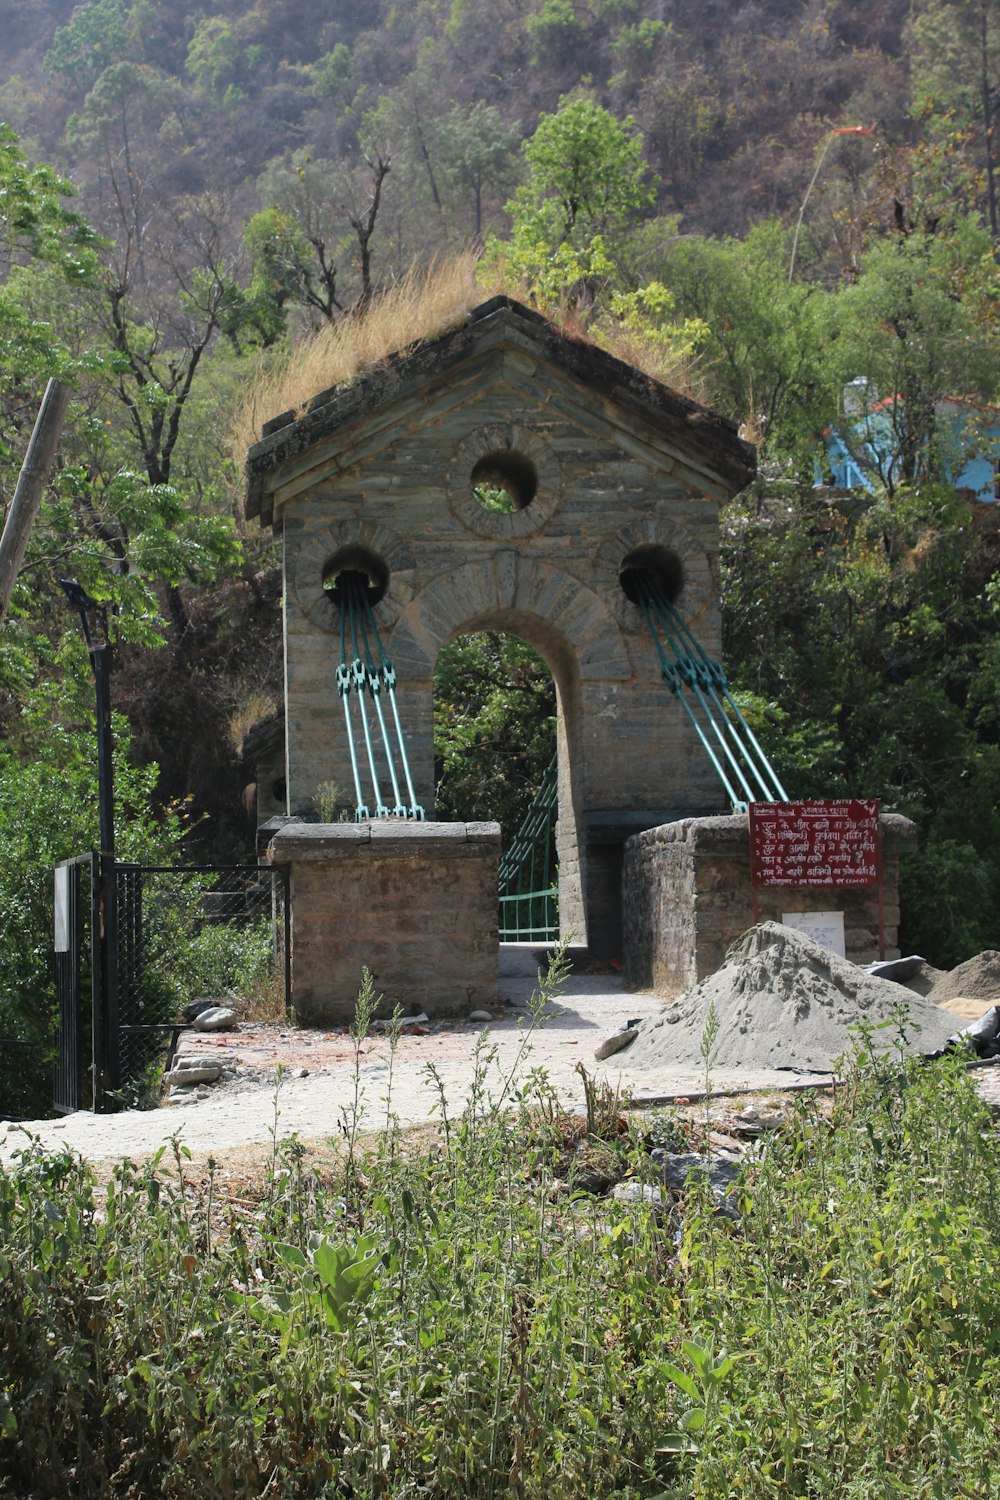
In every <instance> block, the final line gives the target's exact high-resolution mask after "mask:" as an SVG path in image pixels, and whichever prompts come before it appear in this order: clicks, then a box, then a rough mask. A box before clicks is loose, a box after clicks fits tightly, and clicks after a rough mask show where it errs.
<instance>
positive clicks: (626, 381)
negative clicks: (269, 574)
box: [247, 297, 755, 526]
mask: <svg viewBox="0 0 1000 1500" xmlns="http://www.w3.org/2000/svg"><path fill="white" fill-rule="evenodd" d="M505 352H509V354H510V358H509V359H507V360H506V361H505V359H504V355H505ZM518 354H520V355H521V356H522V357H523V356H529V357H530V358H532V359H533V360H535V361H536V362H538V363H540V364H542V365H544V366H546V367H548V368H549V369H551V370H552V371H553V373H554V375H557V376H561V377H563V379H562V380H560V381H559V384H560V385H561V386H562V385H564V384H569V385H570V386H572V387H573V388H575V390H576V392H577V395H578V400H577V401H576V402H575V403H574V404H575V405H576V406H577V412H576V417H577V420H579V421H581V422H582V423H583V424H584V425H588V419H590V420H591V421H592V423H593V425H594V427H595V430H598V429H605V430H606V428H607V425H608V411H609V407H610V408H615V407H617V408H619V409H620V413H621V418H622V421H621V423H620V424H619V422H617V421H614V422H613V425H614V426H615V427H616V428H618V429H619V430H621V429H622V428H625V429H631V428H633V427H636V425H637V424H638V431H637V432H636V437H637V438H638V439H639V440H640V441H643V434H645V441H644V443H643V446H644V447H646V448H647V449H648V454H649V457H650V461H651V462H654V463H655V462H657V457H656V450H660V462H661V464H662V466H663V467H665V468H668V469H671V470H672V471H673V472H675V473H676V474H677V475H678V477H679V478H681V479H683V481H684V482H686V483H687V484H689V485H691V486H692V487H694V488H699V489H702V490H704V491H705V492H707V493H714V494H715V495H716V496H717V497H718V498H724V497H726V496H729V495H732V494H735V493H736V492H737V491H738V490H740V489H742V488H744V486H745V485H746V484H748V483H749V481H750V480H751V479H752V477H753V474H754V472H755V466H754V452H753V449H752V448H751V447H750V446H749V445H748V444H747V443H744V442H743V441H742V440H741V439H740V438H739V437H738V436H737V433H736V429H735V427H734V426H733V424H732V423H730V422H728V421H726V420H725V418H723V417H720V416H718V415H717V414H716V413H714V412H712V411H709V410H708V408H707V407H704V406H700V405H699V404H698V403H697V402H696V401H691V400H689V399H688V398H687V397H685V396H681V395H679V394H678V393H677V392H676V391H673V390H671V389H670V388H669V387H668V386H665V385H663V384H661V383H660V382H659V381H656V380H653V379H652V378H651V377H650V376H648V375H646V374H644V373H643V372H642V371H641V370H637V369H636V368H635V367H634V366H632V365H628V364H626V363H624V361H622V360H619V359H616V358H615V357H614V356H613V355H611V354H608V353H606V351H605V350H603V349H599V348H597V347H596V346H595V345H593V344H590V343H586V342H584V341H582V340H578V339H573V338H571V337H569V336H568V335H566V334H565V333H562V332H561V331H560V330H559V329H558V328H556V327H555V325H554V324H552V323H550V322H549V321H548V320H547V319H545V318H543V317H541V316H540V315H539V314H538V313H535V312H533V311H532V310H531V309H530V308H527V307H524V306H523V305H522V304H520V303H518V302H514V301H512V300H511V299H510V298H508V297H493V298H491V299H490V300H489V301H488V302H484V303H482V304H481V305H480V306H479V307H477V308H474V309H473V310H472V312H471V313H470V314H469V316H468V319H467V321H466V322H465V323H463V324H462V325H461V326H460V327H459V328H456V329H453V330H451V331H450V332H448V333H445V334H442V335H441V336H440V337H438V338H436V339H431V340H428V341H427V342H425V343H422V344H420V345H418V347H417V348H416V349H413V350H410V351H408V352H404V353H402V354H399V355H394V356H391V357H390V358H389V359H388V360H386V361H384V362H382V363H381V364H379V365H377V366H375V367H374V368H373V369H371V370H369V371H367V372H366V373H365V374H364V375H362V376H360V377H359V378H358V379H356V380H353V381H351V382H349V383H347V382H345V383H344V384H342V385H340V386H333V387H331V388H330V389H329V390H325V391H321V392H319V393H318V394H317V395H316V396H314V397H313V399H312V401H311V402H310V403H309V406H308V408H307V410H306V412H305V413H304V415H303V416H301V417H299V418H298V419H296V417H295V414H294V412H285V413H283V414H282V415H281V416H279V417H276V418H275V419H274V420H273V421H271V422H269V423H267V425H266V426H265V429H264V436H263V438H262V439H261V441H260V442H259V443H256V444H255V445H254V446H253V447H252V448H251V449H250V452H249V454H248V457H247V515H248V516H250V517H252V516H258V517H259V518H260V521H261V524H262V525H265V526H267V525H271V524H274V523H276V522H279V521H280V516H276V515H275V494H276V491H278V490H279V489H282V488H284V487H285V486H286V485H288V483H289V481H291V483H292V487H293V488H296V489H297V488H299V487H300V484H299V483H296V476H298V479H299V481H300V483H302V484H304V483H307V482H308V478H309V476H312V475H315V476H317V477H319V475H321V474H322V473H323V472H324V471H326V472H329V469H330V467H331V466H333V467H336V466H337V465H336V464H335V463H333V455H334V454H335V453H337V452H344V451H345V450H350V449H353V450H354V451H355V452H356V451H357V449H358V446H359V445H360V444H362V443H364V446H365V447H367V446H368V443H367V442H366V441H365V439H366V438H369V437H370V438H371V439H372V440H373V441H374V445H375V446H377V445H378V439H377V433H378V432H382V433H385V434H386V438H385V440H386V441H388V440H389V437H390V436H391V434H392V431H393V427H394V416H395V415H396V414H398V413H400V412H401V410H402V409H403V408H404V407H407V406H410V405H411V403H413V402H414V400H416V399H418V398H419V400H420V403H421V406H422V408H423V409H424V410H425V411H426V413H427V416H428V418H430V419H432V413H433V410H434V408H435V405H436V404H437V403H438V402H439V401H447V395H446V391H447V387H448V385H449V383H450V382H452V381H453V380H454V379H455V377H456V375H457V374H458V373H459V372H460V371H461V370H462V369H463V368H464V367H470V366H472V365H474V364H476V363H478V362H481V363H482V365H483V370H484V376H485V378H486V379H489V380H492V381H498V380H500V381H504V382H506V383H510V384H514V385H516V384H517V383H518V376H517V370H516V368H515V367H516V366H517V365H518V363H520V362H522V361H519V360H518V358H517V356H518ZM368 428H371V429H372V431H371V433H368V432H367V429H368Z"/></svg>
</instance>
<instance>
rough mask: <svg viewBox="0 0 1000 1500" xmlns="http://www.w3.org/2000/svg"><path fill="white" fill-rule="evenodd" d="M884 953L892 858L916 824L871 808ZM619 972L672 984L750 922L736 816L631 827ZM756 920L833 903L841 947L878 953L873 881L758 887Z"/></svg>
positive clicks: (638, 982)
mask: <svg viewBox="0 0 1000 1500" xmlns="http://www.w3.org/2000/svg"><path fill="white" fill-rule="evenodd" d="M880 821H881V829H882V853H883V865H884V882H883V890H884V919H885V956H886V957H887V958H893V957H898V952H899V950H898V948H897V947H896V941H897V932H898V928H899V859H900V856H901V855H902V854H905V853H908V852H910V851H911V850H912V849H914V848H915V847H916V829H915V828H914V825H913V824H912V823H911V822H910V821H909V819H908V818H903V817H900V816H899V815H898V814H895V813H888V814H884V815H883V817H882V818H881V820H880ZM622 899H623V908H624V934H623V953H622V965H623V972H624V977H625V981H626V983H627V984H629V985H631V986H632V987H633V988H635V989H652V990H656V991H658V992H660V993H662V994H665V995H677V994H681V993H682V992H683V991H684V990H686V989H689V988H690V987H691V986H692V985H694V984H697V983H698V981H699V980H701V979H704V978H706V976H707V975H709V974H713V973H714V972H715V971H716V969H718V968H719V967H720V965H721V964H722V962H723V960H724V958H725V956H726V950H727V949H728V947H729V946H730V944H731V943H733V942H735V940H736V939H737V938H738V937H739V936H740V934H741V933H743V932H745V931H746V930H747V928H748V927H751V926H753V893H752V890H751V886H750V836H749V830H748V826H747V819H746V817H745V816H742V817H740V816H734V817H720V818H683V819H681V820H679V821H678V822H676V823H666V824H664V825H663V826H662V827H660V828H650V829H647V830H646V831H645V832H644V833H639V834H636V835H635V836H634V837H633V838H630V839H629V840H628V843H627V844H626V845H625V864H624V872H623V897H622ZM757 904H758V920H759V921H761V922H780V920H781V915H782V913H783V912H810V911H842V912H843V913H844V937H845V943H846V948H847V957H848V958H849V959H851V960H852V961H853V962H855V963H870V962H871V961H872V960H874V959H876V958H878V957H879V893H878V890H877V889H872V890H854V891H834V890H818V889H812V890H808V889H806V890H803V889H798V888H795V889H791V888H789V889H786V888H775V889H770V890H761V891H759V892H758V903H757Z"/></svg>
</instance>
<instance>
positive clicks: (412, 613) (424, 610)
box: [389, 550, 631, 942]
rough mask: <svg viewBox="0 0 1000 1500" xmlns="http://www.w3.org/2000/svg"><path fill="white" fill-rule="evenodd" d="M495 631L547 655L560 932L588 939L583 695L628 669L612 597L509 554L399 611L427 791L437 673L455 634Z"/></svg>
mask: <svg viewBox="0 0 1000 1500" xmlns="http://www.w3.org/2000/svg"><path fill="white" fill-rule="evenodd" d="M473 630H497V631H502V632H505V633H507V634H510V635H516V636H519V637H520V638H521V639H522V640H524V641H526V642H527V643H528V645H529V646H532V647H534V649H535V650H536V651H537V652H538V653H539V655H540V656H541V657H542V658H543V660H544V661H545V663H546V665H547V666H548V668H549V671H550V672H551V673H552V679H553V682H554V683H555V689H556V702H557V712H558V717H557V728H556V753H557V759H558V766H559V822H558V829H557V843H558V850H559V911H560V922H561V925H562V929H563V935H564V936H566V937H569V936H571V935H572V936H573V938H574V940H575V941H577V942H586V926H587V917H586V907H585V901H584V869H583V864H584V859H583V853H582V850H583V841H584V817H583V770H584V765H585V759H586V757H585V749H584V711H583V695H584V692H585V690H586V686H587V684H588V683H596V682H607V681H611V682H615V681H622V680H625V679H627V678H628V677H629V676H630V673H631V668H630V664H629V659H628V654H627V652H626V650H625V645H624V641H623V639H622V634H621V630H620V628H619V626H618V625H617V624H616V622H615V619H614V616H613V615H612V612H611V610H610V608H609V607H608V605H607V603H606V601H605V600H604V599H602V598H601V597H600V595H598V594H597V593H595V592H594V591H593V590H592V589H589V588H587V587H586V586H585V585H582V584H581V583H580V582H579V581H578V580H577V579H574V578H572V577H571V576H570V575H569V574H568V573H565V572H563V570H562V569H560V568H557V567H554V566H553V565H552V564H550V563H544V562H540V561H539V560H537V559H531V558H527V557H524V556H522V555H519V554H518V553H516V552H514V551H513V550H510V551H503V552H498V553H495V554H493V556H491V557H488V558H482V559H478V560H477V561H475V562H470V563H467V564H465V566H464V567H460V568H457V569H456V570H455V571H454V572H452V573H446V574H441V575H439V576H438V577H436V578H434V579H432V580H431V581H430V582H429V583H428V584H427V585H426V587H425V588H424V589H422V590H421V591H420V593H419V594H417V595H415V596H414V598H413V599H412V600H411V602H410V604H409V605H408V607H407V608H406V609H405V610H404V611H403V613H402V615H401V616H400V618H399V621H398V623H397V626H396V628H395V630H394V632H393V635H392V639H391V644H390V647H389V649H390V651H391V654H392V658H393V662H394V664H395V666H396V670H397V672H398V674H399V679H400V681H401V682H405V683H406V684H407V688H408V691H409V693H410V697H409V700H408V711H409V712H410V714H411V715H412V716H413V723H414V728H415V730H416V732H415V734H414V736H413V742H414V745H415V746H417V747H423V753H424V759H425V763H424V764H423V765H418V766H415V767H414V769H415V773H416V779H417V781H418V783H420V784H421V785H422V787H423V788H425V789H427V790H425V791H424V795H425V796H427V792H428V790H432V788H433V762H432V759H431V760H430V761H428V760H427V757H428V755H431V756H432V746H433V678H434V669H435V666H436V664H437V658H438V654H439V652H440V651H441V649H442V647H443V646H445V645H447V644H448V642H449V641H452V640H454V639H455V638H456V636H459V635H463V634H465V633H466V632H467V631H473Z"/></svg>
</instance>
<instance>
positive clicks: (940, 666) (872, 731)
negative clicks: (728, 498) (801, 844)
mask: <svg viewBox="0 0 1000 1500" xmlns="http://www.w3.org/2000/svg"><path fill="white" fill-rule="evenodd" d="M998 542H1000V535H998V532H997V529H996V526H995V524H991V523H990V522H989V521H987V522H986V523H985V524H983V523H982V519H981V516H977V515H976V514H974V513H973V512H970V508H969V507H968V506H967V505H966V504H965V503H964V502H962V501H961V500H960V499H958V498H957V497H956V495H955V492H954V491H953V490H950V489H949V488H948V487H946V486H939V487H933V486H928V487H926V488H925V490H924V491H923V492H922V493H921V494H919V495H918V494H914V493H906V492H903V493H900V494H898V495H897V496H896V497H895V498H894V499H891V500H890V499H889V498H888V497H887V496H886V495H884V494H883V495H881V496H871V495H867V494H864V493H857V494H855V495H854V496H852V498H851V499H850V500H849V501H846V502H842V503H829V502H827V501H825V500H823V499H822V498H819V497H817V495H816V492H815V491H814V490H813V489H812V487H811V485H810V486H799V485H795V484H791V483H784V484H782V485H780V486H772V487H771V489H770V491H769V493H767V495H766V496H765V497H764V498H763V500H761V497H759V496H757V497H747V499H745V500H743V501H738V502H736V503H735V504H734V505H733V506H732V507H730V508H729V509H728V511H727V512H726V513H725V515H724V526H723V556H722V563H723V571H722V589H723V606H724V616H723V620H724V630H725V659H726V662H727V666H728V669H729V674H730V680H731V682H732V683H733V685H734V687H735V688H736V689H737V691H738V692H739V694H740V695H741V696H742V706H743V708H744V711H745V712H746V713H747V714H748V716H749V718H750V719H751V721H752V723H753V726H754V728H755V731H756V733H757V735H758V738H760V740H761V742H762V744H763V745H764V747H765V749H766V750H767V752H768V754H769V756H770V757H771V759H772V760H773V761H774V763H775V767H776V769H777V770H778V773H779V775H780V776H781V778H782V781H783V783H784V785H785V786H786V788H787V790H788V792H789V795H790V796H792V797H813V796H820V797H830V796H852V797H858V796H864V797H877V798H879V799H880V800H881V801H882V804H883V807H884V808H885V809H886V810H887V811H897V812H902V813H905V814H906V815H907V816H908V817H911V818H913V819H914V820H915V821H916V823H917V825H918V828H919V830H920V843H919V846H918V852H917V853H916V854H915V855H913V856H911V858H910V859H909V860H908V861H907V862H906V865H905V866H904V871H903V881H904V888H903V912H902V924H901V942H902V943H903V944H904V945H906V944H910V945H912V947H911V948H910V951H918V952H921V953H923V954H924V955H925V956H926V957H928V958H929V959H930V961H931V962H932V963H935V964H938V965H940V966H942V967H951V966H952V965H954V964H956V963H958V962H960V961H961V960H963V959H965V958H968V957H970V956H971V954H973V953H975V952H977V951H978V950H979V949H982V948H993V947H996V946H998V943H1000V926H998V919H997V911H998V909H1000V907H998V898H1000V816H998V811H997V809H998V806H1000V733H998V730H1000V720H998V714H997V708H996V703H997V701H998V687H1000V679H998V677H997V668H998V657H997V650H996V639H997V633H996V623H997V615H996V608H997V603H998V602H1000V595H998V591H997V588H996V584H995V582H994V583H993V584H986V586H985V587H984V582H985V580H988V579H990V578H993V579H994V580H995V578H996V570H997V566H998V563H1000V546H998Z"/></svg>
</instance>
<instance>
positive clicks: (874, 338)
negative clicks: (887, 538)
mask: <svg viewBox="0 0 1000 1500" xmlns="http://www.w3.org/2000/svg"><path fill="white" fill-rule="evenodd" d="M964 228H965V231H966V233H965V235H964V237H963V238H961V239H956V240H951V239H948V238H946V237H943V236H937V235H934V234H926V233H913V234H908V235H897V236H894V237H893V238H891V239H887V240H883V241H881V242H880V243H878V244H876V245H873V246H872V247H871V249H870V250H869V251H868V252H867V254H866V256H865V259H864V262H863V267H862V271H861V274H860V275H859V276H858V278H857V280H856V281H855V282H854V283H853V284H852V285H849V286H847V287H844V288H843V289H842V290H841V291H840V293H839V294H838V295H837V296H836V298H834V299H832V300H831V302H830V303H829V319H830V321H829V325H828V327H827V329H826V330H825V340H826V346H827V347H826V350H825V362H826V364H827V367H828V370H829V373H830V375H831V376H832V377H833V379H834V381H835V382H836V387H837V389H838V390H843V389H844V388H845V387H846V386H847V385H848V383H849V382H853V383H854V384H853V387H852V389H853V390H854V391H856V392H858V393H859V397H858V400H859V405H858V409H857V411H856V412H854V413H852V414H851V417H850V419H848V418H847V416H845V418H844V419H843V420H842V421H840V422H838V424H837V431H838V434H839V435H840V437H841V439H842V440H843V441H844V442H845V443H846V444H847V446H848V447H849V448H850V450H851V453H852V456H853V457H854V458H855V461H856V462H857V463H858V465H859V466H860V467H861V468H862V469H864V470H866V471H867V472H868V473H870V474H872V475H873V476H874V477H875V478H876V479H877V480H878V481H879V483H880V484H881V485H883V486H884V487H885V489H886V492H887V493H888V494H889V495H890V496H891V495H893V494H895V493H896V491H897V490H898V489H899V488H900V486H901V485H904V484H905V485H914V484H922V483H934V482H939V481H942V480H946V479H947V477H948V475H949V474H951V473H956V472H958V471H959V470H960V469H961V467H962V463H963V461H964V460H963V455H962V454H961V452H960V451H958V448H959V446H960V445H961V443H962V441H963V435H962V434H961V433H958V432H957V431H956V428H955V426H954V423H952V422H949V421H948V420H945V419H943V417H942V409H941V403H942V401H944V400H945V399H946V398H948V397H976V396H979V397H983V398H986V399H989V398H990V397H992V396H993V395H994V394H995V392H996V390H997V386H998V364H997V352H998V351H997V340H996V329H995V326H993V327H991V326H989V325H988V324H987V325H986V326H984V325H983V323H982V321H981V320H980V318H979V316H978V312H979V307H978V304H979V297H980V287H979V276H980V274H981V271H980V267H981V264H982V261H983V260H984V258H985V259H986V260H987V261H991V256H990V246H989V237H988V235H987V234H986V233H985V231H983V230H981V229H978V228H977V226H976V225H975V224H971V225H970V224H968V223H966V225H965V226H964ZM977 241H978V248H977ZM994 317H995V313H994ZM973 435H974V434H973V429H972V428H971V427H970V428H969V429H968V432H967V436H968V437H969V438H970V439H971V438H972V437H973ZM966 456H967V455H966ZM956 465H957V467H956Z"/></svg>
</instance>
